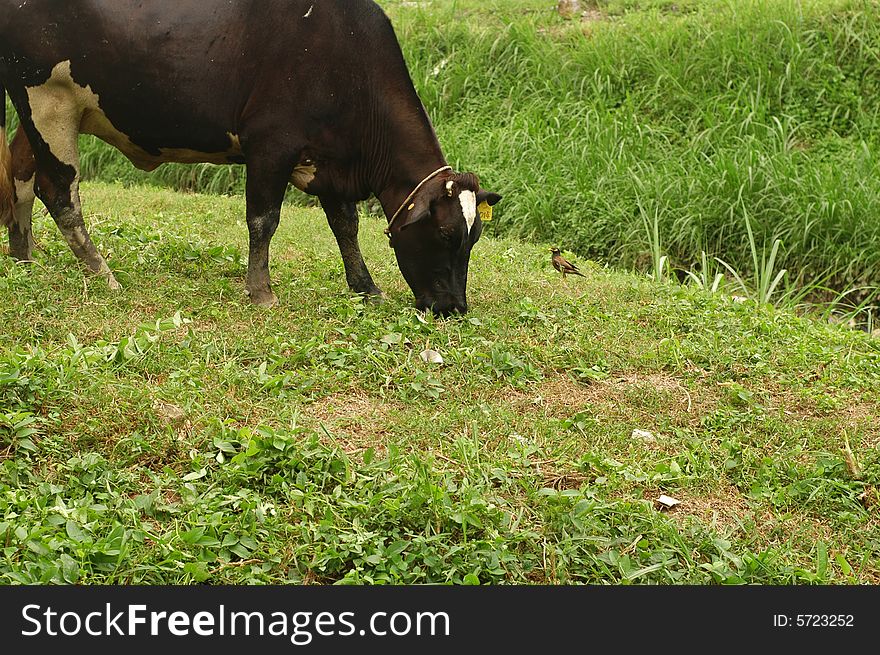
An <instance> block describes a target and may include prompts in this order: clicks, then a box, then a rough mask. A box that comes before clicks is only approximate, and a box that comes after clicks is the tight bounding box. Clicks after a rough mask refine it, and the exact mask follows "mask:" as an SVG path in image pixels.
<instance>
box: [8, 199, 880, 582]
mask: <svg viewBox="0 0 880 655" xmlns="http://www.w3.org/2000/svg"><path fill="white" fill-rule="evenodd" d="M83 204H84V207H85V211H86V213H87V216H88V222H89V223H90V225H91V229H92V234H93V236H94V237H95V239H96V241H97V242H98V244H99V247H100V248H101V249H102V250H103V251H104V252H108V253H110V258H109V262H110V264H111V266H112V267H113V269H114V270H115V271H116V272H117V276H118V277H119V279H120V280H121V281H122V282H123V284H124V285H125V290H124V291H122V292H121V293H116V294H114V293H111V292H110V291H109V290H108V289H107V286H106V284H105V283H104V281H103V280H101V279H96V278H91V277H84V276H83V272H82V270H81V268H80V267H79V266H78V265H77V263H76V262H75V260H74V258H73V256H72V255H71V253H70V252H69V250H68V248H67V246H66V245H65V244H64V243H63V241H62V239H61V238H60V236H59V234H58V231H57V229H56V228H55V226H54V225H53V224H52V223H51V220H49V219H47V218H45V217H43V216H42V214H41V213H39V212H37V221H36V223H37V231H38V241H39V243H40V249H39V250H38V252H37V260H38V261H37V263H36V264H33V265H30V266H23V265H17V264H15V263H13V262H12V261H11V260H10V259H9V258H6V257H4V258H2V259H0V324H2V325H3V335H4V338H3V340H2V343H0V460H2V461H0V582H4V583H35V582H36V583H81V584H89V583H125V584H129V583H148V584H155V583H200V582H207V583H212V584H220V583H466V584H475V583H516V584H530V583H598V584H605V583H609V584H615V583H619V584H628V583H665V584H684V583H693V584H714V583H767V584H769V583H877V582H880V564H878V562H880V520H878V503H880V497H878V484H880V428H878V425H880V423H878V419H880V341H878V340H877V339H876V338H875V339H872V338H870V337H869V336H867V335H865V334H862V333H854V332H851V331H848V330H845V329H843V328H839V327H835V326H831V325H827V324H819V323H816V322H811V321H809V320H806V319H803V318H799V317H797V316H795V315H793V314H790V313H786V312H781V311H777V310H774V309H773V308H771V307H768V306H758V305H756V304H755V303H753V302H750V301H749V302H736V301H735V300H733V299H732V298H731V297H729V296H727V295H723V294H713V293H709V292H706V291H701V290H697V289H692V288H688V287H682V286H680V285H678V284H658V283H656V282H654V281H652V280H650V279H648V278H646V277H641V276H634V275H629V274H624V273H618V272H612V271H610V270H607V269H606V268H604V267H601V266H599V265H597V264H594V263H591V262H588V261H584V260H580V259H578V260H577V261H578V263H579V264H581V267H582V270H584V272H585V274H586V278H574V279H571V278H569V279H568V280H566V281H565V282H563V281H562V280H561V279H560V278H559V276H558V274H557V273H556V272H555V271H554V270H553V269H552V268H551V267H550V263H549V253H548V252H547V250H546V246H545V245H540V244H539V245H528V244H523V243H520V242H517V241H514V240H502V239H498V240H493V239H488V238H487V239H484V240H482V241H481V242H480V243H479V244H478V246H477V248H476V250H475V252H474V255H473V259H472V269H471V275H470V289H469V296H470V302H471V306H472V311H471V313H470V314H468V315H467V316H466V317H464V318H458V319H451V320H445V321H444V320H435V319H433V318H432V317H430V316H422V315H420V314H418V313H416V312H415V311H414V310H413V309H412V307H411V295H410V292H409V290H408V289H407V288H406V286H405V284H404V282H403V280H402V277H401V276H400V274H399V272H398V270H397V268H396V264H395V263H394V259H393V253H392V251H391V250H390V249H389V248H388V245H387V242H386V240H385V237H384V236H383V234H382V227H383V223H382V221H380V220H379V219H376V218H369V217H365V218H364V219H363V221H362V242H363V245H364V251H365V254H366V258H367V260H368V263H369V265H370V267H371V270H372V271H373V274H374V277H375V278H376V280H377V282H378V283H379V284H380V285H381V286H382V287H383V288H384V290H385V291H386V293H387V296H388V298H387V301H386V302H385V303H384V304H382V305H373V304H364V303H363V302H362V301H361V299H360V298H358V297H355V296H353V295H351V294H350V293H349V292H348V290H347V288H346V287H345V282H344V275H343V269H342V264H341V261H340V258H339V255H338V251H337V249H336V245H335V243H334V241H333V238H332V235H331V233H330V230H329V228H328V227H327V226H326V223H325V220H324V218H323V216H322V215H321V213H320V212H319V211H318V210H314V209H302V208H295V207H290V206H288V207H286V208H285V210H284V217H283V220H282V225H281V227H280V229H279V232H278V234H277V236H276V237H275V240H274V241H273V248H272V265H273V274H274V280H275V290H276V293H277V294H278V296H279V298H280V300H281V304H280V306H279V307H277V308H275V309H273V310H268V311H267V310H262V309H258V308H254V307H252V306H251V305H249V304H248V303H247V302H246V299H245V297H244V293H243V284H244V275H245V264H244V256H245V254H246V228H245V226H244V221H243V211H244V203H243V200H242V199H241V198H238V197H233V198H223V197H216V196H214V197H212V196H203V195H184V194H179V193H175V192H171V191H163V190H155V189H153V190H149V189H145V188H129V189H125V188H122V187H121V186H112V185H105V184H97V183H91V184H87V185H85V187H84V190H83ZM426 348H431V349H434V350H437V351H438V352H440V353H441V354H442V356H443V358H444V360H445V363H444V364H442V365H433V364H426V363H424V362H423V361H422V359H421V357H420V353H421V352H422V351H423V350H424V349H426ZM634 430H641V431H645V432H649V433H650V435H646V434H643V433H635V434H634ZM661 494H666V495H669V496H672V497H674V498H676V499H678V500H680V501H681V504H679V505H678V506H676V507H675V508H673V509H671V510H664V509H662V508H661V506H660V505H659V504H658V503H656V502H655V501H656V499H657V498H658V497H659V496H660V495H661Z"/></svg>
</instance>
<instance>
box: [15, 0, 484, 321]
mask: <svg viewBox="0 0 880 655" xmlns="http://www.w3.org/2000/svg"><path fill="white" fill-rule="evenodd" d="M0 85H2V87H4V88H5V90H6V92H7V93H8V94H9V96H10V98H11V100H12V103H13V105H14V106H15V109H16V111H17V113H18V114H19V117H20V119H21V124H22V127H23V129H20V130H19V131H18V133H17V134H16V137H15V139H14V140H13V142H12V145H11V150H10V149H7V147H6V144H5V130H2V131H0V133H2V134H3V135H2V136H0V139H2V141H0V220H3V222H6V223H7V224H8V226H9V239H10V252H11V254H12V256H13V257H16V258H17V259H21V260H28V259H30V257H31V250H32V246H33V240H32V234H31V211H32V207H33V201H34V195H36V196H37V197H39V198H40V199H41V200H42V201H43V203H44V204H45V205H46V206H47V208H48V209H49V211H50V213H51V214H52V216H53V218H54V219H55V221H56V223H57V225H58V227H59V228H60V230H61V232H62V234H63V235H64V237H65V239H66V240H67V242H68V243H69V244H70V246H71V248H72V250H73V252H74V253H75V254H76V255H77V256H78V257H79V258H80V259H81V260H82V261H84V262H85V263H86V264H87V265H88V266H89V268H90V269H91V270H92V271H94V272H96V273H101V274H103V275H105V276H106V277H107V279H108V281H109V283H110V284H111V286H117V285H116V281H115V279H114V277H113V274H112V272H111V271H110V269H109V268H108V267H107V264H106V263H105V261H104V259H103V257H102V256H101V255H100V254H99V253H98V251H97V249H96V248H95V246H94V245H93V243H92V241H91V239H90V237H89V234H88V232H87V231H86V228H85V225H84V223H83V218H82V211H81V208H80V202H79V190H78V187H79V159H78V155H77V151H76V137H77V134H79V133H89V134H95V135H97V136H98V137H99V138H101V139H103V140H105V141H107V142H108V143H110V144H112V145H113V146H115V147H116V148H118V149H119V150H121V151H122V152H123V153H125V154H126V156H128V158H129V159H130V160H131V161H132V162H133V163H134V164H135V165H136V166H138V167H139V168H142V169H144V170H152V169H154V168H156V167H157V166H159V165H160V164H162V163H165V162H212V163H217V164H223V163H243V164H245V165H246V167H247V224H248V230H249V235H250V252H249V261H248V275H247V292H248V294H249V295H250V297H251V299H252V301H254V302H255V303H258V304H263V305H270V304H273V303H274V302H275V295H274V293H273V292H272V289H271V285H270V280H269V261H268V258H269V242H270V240H271V238H272V235H273V234H274V232H275V229H276V227H277V225H278V220H279V215H280V208H281V203H282V199H283V196H284V193H285V190H286V188H287V185H288V184H289V183H291V182H292V183H293V184H294V185H296V186H297V187H298V188H300V189H302V190H303V191H305V192H307V193H309V194H312V195H315V196H317V197H318V198H319V199H320V201H321V204H322V206H323V208H324V210H325V212H326V214H327V218H328V221H329V223H330V227H331V229H332V230H333V233H334V235H335V236H336V239H337V242H338V244H339V248H340V251H341V253H342V259H343V262H344V264H345V272H346V277H347V280H348V284H349V286H350V287H351V288H352V289H353V290H354V291H356V292H359V293H364V294H379V293H381V292H380V291H379V289H378V288H377V287H376V285H375V284H374V282H373V280H372V278H371V276H370V273H369V271H368V270H367V267H366V265H365V264H364V260H363V257H362V256H361V252H360V246H359V244H358V236H357V235H358V218H357V213H356V210H355V203H356V202H357V201H360V200H363V199H365V198H367V197H369V196H370V195H371V194H374V195H375V196H376V197H377V198H378V199H379V201H380V203H381V204H382V207H383V209H384V211H385V213H386V216H387V217H388V218H389V219H391V218H392V217H393V216H394V215H395V213H397V212H398V209H399V208H400V207H401V205H402V204H404V202H405V201H406V207H404V208H403V212H402V213H401V214H400V216H399V218H398V220H395V221H393V225H392V230H391V235H390V237H391V244H392V246H393V247H394V250H395V253H396V256H397V260H398V264H399V266H400V269H401V272H402V273H403V275H404V278H405V279H406V281H407V282H408V284H409V286H410V288H411V289H412V291H413V293H414V295H415V297H416V302H417V306H418V307H420V308H422V309H432V310H434V311H436V312H438V313H441V314H449V313H451V312H465V311H466V310H467V298H466V284H467V267H468V261H469V258H470V252H471V249H472V247H473V245H474V243H475V242H476V241H477V239H478V238H479V236H480V232H481V229H482V226H481V223H480V217H479V215H476V216H474V211H473V203H474V202H476V203H479V202H482V201H485V202H488V203H489V204H490V205H491V204H495V203H496V202H498V200H500V196H498V195H497V194H493V193H488V192H486V191H483V190H482V189H480V187H479V184H478V181H477V178H476V176H474V175H471V174H457V173H453V172H451V171H443V172H441V173H439V174H437V175H435V176H434V177H431V178H430V179H429V180H428V181H427V182H425V183H424V184H423V185H422V187H421V188H420V189H419V191H418V192H417V193H416V194H415V195H414V196H413V197H412V198H410V194H411V193H412V191H413V190H414V189H415V188H416V187H418V186H419V185H420V183H423V182H424V181H425V179H426V178H428V177H429V176H430V175H431V174H432V173H433V172H435V171H438V170H439V169H441V168H442V167H443V166H444V165H445V164H446V161H445V159H444V156H443V153H442V150H441V148H440V145H439V143H438V141H437V138H436V135H435V133H434V130H433V128H432V126H431V123H430V121H429V119H428V116H427V114H426V112H425V110H424V107H423V106H422V103H421V101H420V100H419V98H418V96H417V94H416V92H415V89H414V87H413V84H412V81H411V79H410V76H409V72H408V71H407V68H406V64H405V62H404V59H403V56H402V54H401V51H400V47H399V45H398V43H397V39H396V37H395V35H394V31H393V29H392V27H391V24H390V22H389V21H388V19H387V17H386V16H385V14H384V13H383V12H382V10H381V9H380V8H379V7H378V6H377V5H376V4H375V3H373V2H369V1H367V0H234V1H232V2H229V1H226V0H150V1H147V2H144V1H141V0H65V1H64V2H58V1H56V0H29V1H28V2H26V3H22V2H21V0H0ZM2 91H3V90H2V89H0V97H2ZM4 113H5V112H4ZM4 121H5V117H4ZM408 198H409V199H408ZM4 209H5V211H4Z"/></svg>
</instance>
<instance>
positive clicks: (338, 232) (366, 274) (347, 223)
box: [320, 197, 382, 297]
mask: <svg viewBox="0 0 880 655" xmlns="http://www.w3.org/2000/svg"><path fill="white" fill-rule="evenodd" d="M320 200H321V206H322V207H323V208H324V212H325V213H326V214H327V221H328V222H329V223H330V229H331V230H333V235H334V236H335V237H336V243H337V244H339V252H340V254H341V255H342V263H343V265H344V266H345V279H346V280H347V281H348V286H349V287H350V288H351V290H352V291H354V292H355V293H363V294H366V295H367V296H376V297H381V296H382V290H381V289H380V288H379V287H377V286H376V284H375V283H374V282H373V278H372V277H371V276H370V271H368V270H367V265H366V264H365V263H364V257H363V255H362V254H361V247H360V243H358V215H357V206H356V205H355V204H354V203H353V202H344V201H341V200H337V199H336V198H329V197H321V198H320Z"/></svg>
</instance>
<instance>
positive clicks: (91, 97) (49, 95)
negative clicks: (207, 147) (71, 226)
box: [27, 60, 241, 171]
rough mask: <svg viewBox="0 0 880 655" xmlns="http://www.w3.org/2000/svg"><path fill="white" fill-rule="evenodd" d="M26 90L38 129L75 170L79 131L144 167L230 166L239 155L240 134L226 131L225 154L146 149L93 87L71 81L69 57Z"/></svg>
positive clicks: (180, 149)
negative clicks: (117, 120) (134, 140)
mask: <svg viewBox="0 0 880 655" xmlns="http://www.w3.org/2000/svg"><path fill="white" fill-rule="evenodd" d="M27 93H28V101H29V103H30V107H31V115H32V119H33V121H34V125H35V126H36V128H37V131H38V132H39V133H40V135H41V136H42V137H43V140H44V141H45V142H46V143H47V144H48V145H49V149H50V150H51V151H52V154H53V155H55V157H57V158H58V159H59V160H61V161H62V162H64V163H65V164H70V165H71V166H73V167H74V168H76V169H77V170H78V169H79V155H78V153H77V149H76V137H77V135H78V134H79V133H83V134H94V135H95V136H97V137H98V138H99V139H101V140H102V141H106V142H107V143H109V144H110V145H112V146H113V147H115V148H116V149H118V150H119V151H121V152H122V153H123V154H124V155H125V156H126V157H128V158H129V159H130V160H131V162H132V163H133V164H134V165H135V166H137V167H138V168H140V169H142V170H145V171H152V170H154V169H155V168H158V167H159V166H160V165H161V164H165V163H168V162H177V163H182V164H194V163H202V162H205V163H209V164H227V163H229V158H230V157H233V156H240V155H241V144H240V143H239V142H238V137H237V136H236V135H233V134H231V133H230V134H228V136H229V140H230V146H229V150H227V151H226V152H211V153H204V152H198V151H195V150H189V149H186V148H162V149H161V150H160V153H159V154H158V155H155V154H152V153H149V152H147V151H146V150H144V149H143V148H141V147H140V146H138V145H136V144H134V143H132V141H131V138H130V137H129V136H128V135H127V134H124V133H123V132H120V131H119V130H118V129H116V127H115V126H114V125H113V123H111V122H110V120H109V119H108V118H107V116H106V115H105V114H104V112H103V110H102V109H101V102H100V97H99V96H98V94H96V93H94V92H93V91H92V89H91V87H90V86H88V85H86V86H80V85H79V84H78V83H77V82H76V81H75V80H74V79H73V77H72V76H71V72H70V61H69V60H67V61H62V62H60V63H58V64H56V65H55V67H54V68H53V69H52V75H51V76H50V77H49V79H48V80H46V81H45V82H44V83H43V84H40V85H37V86H32V87H28V89H27Z"/></svg>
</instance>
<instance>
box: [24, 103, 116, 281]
mask: <svg viewBox="0 0 880 655" xmlns="http://www.w3.org/2000/svg"><path fill="white" fill-rule="evenodd" d="M28 93H29V105H30V109H31V120H30V121H26V120H25V119H23V120H22V125H23V126H24V128H25V130H26V132H27V137H28V140H29V141H30V144H31V147H32V148H33V152H34V157H35V159H36V163H37V174H36V188H35V192H36V194H37V197H38V198H39V199H40V200H42V201H43V204H44V205H46V207H47V208H48V210H49V213H50V214H51V215H52V218H53V219H55V224H56V225H57V226H58V229H59V230H60V231H61V234H62V236H63V237H64V240H65V241H67V245H69V246H70V249H71V250H72V251H73V254H74V255H76V256H77V257H78V258H79V259H80V260H81V261H82V262H83V263H85V265H86V266H88V267H89V270H91V271H92V272H93V273H96V274H98V275H101V276H103V277H105V278H106V279H107V283H108V284H109V286H110V288H111V289H114V290H115V289H119V288H120V285H119V283H118V282H117V281H116V278H115V277H113V273H112V272H111V271H110V268H109V267H108V266H107V262H106V261H104V258H103V257H102V256H101V254H100V253H99V252H98V250H97V249H96V248H95V244H94V243H92V239H91V237H90V236H89V232H88V230H86V226H85V222H84V221H83V215H82V206H81V204H80V198H79V151H78V150H77V143H76V142H77V137H78V135H79V124H80V120H81V118H82V110H81V109H80V108H79V107H78V105H77V103H76V102H75V99H74V98H72V97H71V96H70V94H69V93H67V91H66V90H65V89H63V88H62V89H61V90H58V89H56V88H55V87H51V88H50V90H40V89H39V88H38V89H36V90H33V93H31V90H29V91H28ZM19 115H21V112H19Z"/></svg>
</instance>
